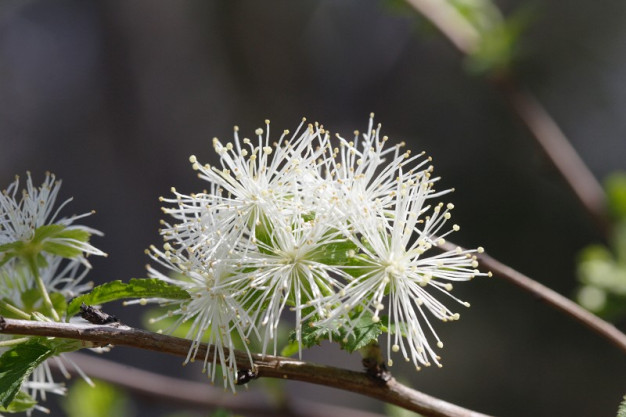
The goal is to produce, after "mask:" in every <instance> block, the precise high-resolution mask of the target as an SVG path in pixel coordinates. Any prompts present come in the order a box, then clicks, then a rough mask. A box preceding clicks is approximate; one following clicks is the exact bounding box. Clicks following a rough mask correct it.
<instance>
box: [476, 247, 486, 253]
mask: <svg viewBox="0 0 626 417" xmlns="http://www.w3.org/2000/svg"><path fill="white" fill-rule="evenodd" d="M476 252H478V253H484V252H485V248H483V247H482V246H479V247H478V248H476Z"/></svg>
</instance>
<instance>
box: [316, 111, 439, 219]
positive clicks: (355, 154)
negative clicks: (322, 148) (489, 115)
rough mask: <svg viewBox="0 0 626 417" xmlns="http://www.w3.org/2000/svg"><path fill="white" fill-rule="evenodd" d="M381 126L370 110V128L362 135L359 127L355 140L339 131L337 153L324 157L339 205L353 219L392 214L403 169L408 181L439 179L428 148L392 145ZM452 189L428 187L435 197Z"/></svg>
mask: <svg viewBox="0 0 626 417" xmlns="http://www.w3.org/2000/svg"><path fill="white" fill-rule="evenodd" d="M380 129H381V125H380V124H378V125H377V126H376V127H374V114H373V113H372V114H370V120H369V125H368V128H367V131H366V132H365V133H363V134H362V135H361V134H360V132H359V131H358V130H357V131H355V132H354V139H353V140H351V141H349V140H347V139H344V138H343V137H342V136H340V135H337V139H338V140H339V141H340V143H339V147H338V148H335V149H334V157H333V158H326V159H325V160H324V163H325V165H324V171H325V173H326V175H327V176H329V179H331V180H332V183H333V184H334V185H335V192H336V195H337V199H336V200H337V201H338V204H337V205H336V209H337V210H339V211H341V212H342V213H345V214H346V215H347V216H348V217H349V221H352V222H359V221H369V220H368V218H371V217H378V216H382V217H385V216H388V215H390V214H391V213H392V211H393V205H394V202H395V189H396V183H397V178H398V176H399V175H400V174H401V173H402V175H403V177H404V178H405V180H406V181H414V182H420V183H434V182H436V181H437V180H438V178H431V173H432V170H433V167H432V165H430V162H431V158H424V152H422V153H419V154H417V155H412V153H411V151H410V150H404V148H405V146H406V144H405V143H404V142H401V143H399V144H396V145H393V146H389V144H388V142H389V138H388V137H387V136H382V137H381V136H380ZM449 191H451V190H445V191H443V192H440V193H434V190H433V189H432V188H429V189H428V192H429V195H430V197H431V198H432V197H437V196H440V195H443V194H446V193H448V192H449Z"/></svg>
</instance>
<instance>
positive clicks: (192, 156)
mask: <svg viewBox="0 0 626 417" xmlns="http://www.w3.org/2000/svg"><path fill="white" fill-rule="evenodd" d="M189 162H191V163H192V164H195V163H196V162H198V159H197V158H196V156H195V155H191V156H190V157H189Z"/></svg>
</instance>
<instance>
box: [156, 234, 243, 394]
mask: <svg viewBox="0 0 626 417" xmlns="http://www.w3.org/2000/svg"><path fill="white" fill-rule="evenodd" d="M165 248H166V249H165V251H160V250H158V249H156V248H155V247H151V249H152V253H151V254H150V256H151V257H152V258H153V259H154V260H155V261H157V262H158V263H160V264H161V265H162V266H164V267H166V268H167V269H169V270H170V271H172V272H173V273H174V274H173V276H172V277H168V276H166V275H164V274H163V273H161V272H159V271H158V270H156V269H154V268H152V267H148V272H149V275H150V276H151V277H154V278H158V279H161V280H163V281H166V282H168V283H170V284H174V285H177V286H179V287H181V288H183V289H184V290H186V291H187V292H188V293H189V294H190V295H191V300H185V301H183V302H177V303H176V304H178V305H177V307H176V308H175V309H173V310H171V311H169V312H168V314H167V315H166V316H163V317H160V318H157V319H156V320H155V321H158V320H160V319H163V318H165V317H167V316H171V315H175V316H178V319H177V321H176V323H175V324H174V325H173V326H172V327H173V328H175V327H178V326H179V325H180V324H181V323H184V322H187V321H191V327H190V329H189V332H188V334H187V336H186V337H187V338H189V339H191V340H192V341H193V343H192V345H191V348H190V349H189V353H188V355H187V359H186V360H185V363H187V362H189V361H194V360H195V359H196V355H197V353H198V348H199V346H200V344H201V342H202V341H203V338H205V337H206V338H207V343H209V344H211V345H213V346H214V347H215V350H214V355H213V356H214V357H213V359H212V360H211V361H209V357H208V354H209V351H207V354H206V356H205V357H204V366H203V371H206V372H207V374H208V376H209V377H210V379H211V381H215V375H216V365H219V366H220V367H221V370H222V378H223V380H224V387H230V388H231V389H232V390H233V391H235V383H236V377H237V369H238V368H237V361H236V355H235V341H234V340H233V336H232V334H233V333H234V334H236V335H237V338H238V339H239V340H241V341H242V342H243V346H244V348H245V350H246V353H247V355H248V360H249V369H253V363H252V358H251V354H250V351H249V350H248V346H247V343H248V336H249V334H250V332H253V331H255V328H254V326H253V320H252V318H250V317H249V316H248V315H247V312H246V310H245V309H244V308H243V307H242V305H241V304H240V303H239V301H238V300H237V299H236V298H235V297H233V295H232V291H229V288H228V285H227V282H228V279H229V276H230V275H231V274H232V271H233V268H232V266H231V265H230V259H229V258H228V254H227V253H226V252H218V253H217V255H218V256H217V257H216V259H214V260H207V259H198V258H196V257H195V256H194V254H190V255H189V256H184V255H182V254H181V253H176V252H174V251H172V248H171V246H169V244H167V243H166V244H165ZM166 303H167V302H166Z"/></svg>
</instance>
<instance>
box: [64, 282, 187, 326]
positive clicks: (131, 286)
mask: <svg viewBox="0 0 626 417" xmlns="http://www.w3.org/2000/svg"><path fill="white" fill-rule="evenodd" d="M146 297H147V298H151V297H155V298H164V299H168V300H185V299H188V298H190V295H189V293H188V292H187V291H185V290H183V289H182V288H180V287H177V286H175V285H172V284H168V283H167V282H165V281H162V280H160V279H157V278H133V279H131V280H130V281H129V282H128V283H125V282H122V281H120V280H117V281H110V282H107V283H106V284H102V285H99V286H97V287H95V288H94V289H93V290H91V292H89V293H87V294H84V295H81V296H79V297H76V298H74V299H73V300H72V301H70V303H69V305H68V306H67V318H68V320H69V318H70V317H72V316H74V315H75V314H76V313H78V311H79V310H80V305H81V304H82V303H85V304H87V305H99V304H104V303H108V302H110V301H115V300H121V299H125V298H146Z"/></svg>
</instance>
